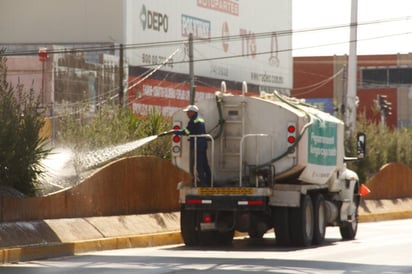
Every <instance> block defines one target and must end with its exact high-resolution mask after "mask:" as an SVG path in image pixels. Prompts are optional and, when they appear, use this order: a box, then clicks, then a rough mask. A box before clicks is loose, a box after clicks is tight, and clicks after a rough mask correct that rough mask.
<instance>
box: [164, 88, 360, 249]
mask: <svg viewBox="0 0 412 274" xmlns="http://www.w3.org/2000/svg"><path fill="white" fill-rule="evenodd" d="M224 87H225V85H224V83H222V90H221V91H218V92H216V98H215V99H205V100H201V101H199V102H198V103H197V106H198V107H199V109H200V111H199V112H200V115H201V116H202V117H203V118H204V120H205V123H206V130H207V132H208V134H205V135H202V136H199V135H197V136H195V135H193V136H192V135H189V136H187V137H182V136H178V135H175V136H173V141H172V161H173V163H174V164H175V165H177V166H178V167H180V168H182V169H184V170H186V171H188V172H189V170H190V163H189V161H190V160H189V159H190V158H191V157H190V156H189V155H190V153H191V150H190V148H189V142H188V141H187V138H201V137H203V138H208V140H209V142H208V144H209V146H208V152H207V154H208V160H209V165H210V168H211V182H210V186H207V187H201V186H200V185H199V183H198V181H197V180H195V179H194V180H193V181H192V182H179V184H178V191H179V202H180V205H181V233H182V238H183V240H184V243H185V244H186V245H187V246H199V245H208V244H211V243H215V244H229V243H231V242H232V240H233V237H234V232H235V231H238V232H243V233H247V234H248V235H249V236H250V237H251V238H261V237H263V235H264V234H265V233H266V232H268V231H269V230H270V229H274V233H275V238H276V242H277V243H278V244H281V245H298V246H309V245H312V244H320V243H322V242H323V241H324V239H325V231H326V227H327V226H338V227H339V229H340V233H341V236H342V238H343V239H345V240H350V239H354V238H355V235H356V232H357V227H358V206H359V202H360V199H361V197H360V187H361V186H360V184H359V179H358V176H357V174H356V173H355V172H353V171H351V170H349V169H348V168H347V167H346V162H347V161H350V160H356V159H359V158H361V157H362V156H364V152H365V147H364V144H365V138H366V137H365V135H363V134H358V139H359V140H358V155H357V156H356V157H350V158H349V157H345V155H344V154H345V150H344V134H345V133H344V124H343V122H342V121H341V120H339V119H337V118H336V117H334V116H332V115H330V114H327V113H325V112H322V111H320V110H319V109H317V108H315V107H312V106H310V105H308V104H305V103H304V102H302V101H301V100H298V99H293V98H290V97H286V96H283V95H280V94H277V93H276V92H274V93H271V94H265V93H262V94H260V95H259V96H256V97H254V96H248V94H246V93H247V86H246V83H243V93H242V94H238V95H233V94H229V93H227V92H226V91H225V88H224ZM187 122H188V118H187V116H186V113H185V112H183V111H178V112H176V113H175V114H174V115H173V124H174V128H175V129H180V128H184V127H186V125H187ZM194 149H195V150H196V147H195V148H194ZM192 153H193V152H192ZM194 165H196V161H195V163H194ZM193 177H194V178H196V168H194V174H193Z"/></svg>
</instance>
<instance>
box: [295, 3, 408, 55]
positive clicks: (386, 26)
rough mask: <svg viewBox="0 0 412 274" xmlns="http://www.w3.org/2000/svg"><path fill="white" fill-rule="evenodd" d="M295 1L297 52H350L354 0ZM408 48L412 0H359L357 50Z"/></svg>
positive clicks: (390, 51) (376, 51) (382, 51)
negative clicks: (350, 25)
mask: <svg viewBox="0 0 412 274" xmlns="http://www.w3.org/2000/svg"><path fill="white" fill-rule="evenodd" d="M292 1H293V2H292V28H293V30H294V35H293V38H292V45H293V49H294V50H293V53H292V54H293V56H330V55H344V54H349V39H350V28H349V26H348V25H349V24H350V21H351V2H352V1H351V0H292ZM337 26H341V27H337ZM342 26H345V27H342ZM319 28H329V29H328V30H322V31H320V30H319ZM408 52H412V0H358V29H357V54H358V55H369V54H397V53H408Z"/></svg>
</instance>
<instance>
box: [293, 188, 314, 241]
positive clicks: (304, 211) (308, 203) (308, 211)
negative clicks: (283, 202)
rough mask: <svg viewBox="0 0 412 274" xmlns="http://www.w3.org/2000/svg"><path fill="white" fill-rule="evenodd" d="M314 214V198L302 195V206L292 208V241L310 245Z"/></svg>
mask: <svg viewBox="0 0 412 274" xmlns="http://www.w3.org/2000/svg"><path fill="white" fill-rule="evenodd" d="M314 222H315V220H314V214H313V204H312V199H311V198H310V196H309V195H302V197H301V201H300V207H297V208H291V209H290V219H289V225H290V226H291V227H290V232H291V241H292V243H293V244H295V245H298V246H310V245H311V244H312V241H313V230H314Z"/></svg>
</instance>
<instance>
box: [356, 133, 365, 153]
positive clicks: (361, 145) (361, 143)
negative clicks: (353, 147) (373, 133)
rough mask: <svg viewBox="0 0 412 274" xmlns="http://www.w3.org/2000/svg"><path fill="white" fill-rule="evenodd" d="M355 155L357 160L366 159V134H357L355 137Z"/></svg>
mask: <svg viewBox="0 0 412 274" xmlns="http://www.w3.org/2000/svg"><path fill="white" fill-rule="evenodd" d="M357 154H358V159H365V157H366V134H365V133H363V132H359V133H358V135H357Z"/></svg>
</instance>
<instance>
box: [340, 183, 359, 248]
mask: <svg viewBox="0 0 412 274" xmlns="http://www.w3.org/2000/svg"><path fill="white" fill-rule="evenodd" d="M359 203H360V195H359V187H355V190H354V194H353V206H355V212H354V213H353V215H352V216H351V219H352V221H350V222H349V221H345V222H342V224H341V225H340V226H339V230H340V235H341V236H342V239H343V240H345V241H348V240H353V239H355V237H356V233H357V231H358V223H359V219H358V207H359Z"/></svg>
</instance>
